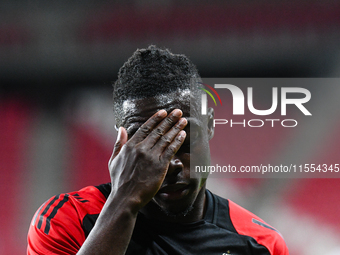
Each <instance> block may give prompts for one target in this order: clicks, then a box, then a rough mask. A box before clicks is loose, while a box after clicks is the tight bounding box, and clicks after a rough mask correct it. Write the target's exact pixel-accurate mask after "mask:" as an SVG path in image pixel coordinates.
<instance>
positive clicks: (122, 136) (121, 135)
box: [110, 127, 128, 162]
mask: <svg viewBox="0 0 340 255" xmlns="http://www.w3.org/2000/svg"><path fill="white" fill-rule="evenodd" d="M127 140H128V135H127V132H126V129H125V128H123V127H120V128H119V129H118V135H117V140H116V143H115V145H114V148H113V152H112V155H111V158H110V162H111V161H112V160H113V159H114V158H115V157H116V156H117V155H118V153H119V152H120V150H121V149H122V147H123V145H124V144H125V143H126V142H127Z"/></svg>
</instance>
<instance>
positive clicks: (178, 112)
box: [172, 109, 182, 117]
mask: <svg viewBox="0 0 340 255" xmlns="http://www.w3.org/2000/svg"><path fill="white" fill-rule="evenodd" d="M172 115H173V116H175V117H180V116H181V115H182V111H181V110H179V109H176V110H174V111H173V113H172Z"/></svg>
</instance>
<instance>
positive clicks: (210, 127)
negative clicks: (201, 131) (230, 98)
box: [207, 107, 215, 140]
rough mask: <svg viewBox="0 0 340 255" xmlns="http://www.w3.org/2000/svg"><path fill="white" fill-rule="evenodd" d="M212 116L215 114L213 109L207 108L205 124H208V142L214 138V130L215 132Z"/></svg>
mask: <svg viewBox="0 0 340 255" xmlns="http://www.w3.org/2000/svg"><path fill="white" fill-rule="evenodd" d="M214 115H215V112H214V109H213V108H211V107H209V108H208V114H207V118H208V119H207V123H208V129H207V131H208V139H209V140H210V139H211V138H213V137H214V130H215V127H214Z"/></svg>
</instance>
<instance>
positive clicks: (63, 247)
mask: <svg viewBox="0 0 340 255" xmlns="http://www.w3.org/2000/svg"><path fill="white" fill-rule="evenodd" d="M103 188H105V186H104V185H101V186H98V187H95V186H88V187H85V188H83V189H81V190H79V191H75V192H70V193H64V194H59V195H56V196H54V197H52V198H50V199H49V200H47V201H46V202H45V203H44V204H43V205H42V206H40V208H39V209H38V210H37V212H36V213H35V215H34V217H33V219H32V222H31V225H30V229H29V233H28V254H49V253H50V252H51V251H53V252H55V253H58V254H75V253H76V252H77V250H78V249H79V248H80V246H81V245H82V243H83V242H84V240H85V238H86V236H87V234H88V232H89V230H86V224H87V225H88V224H89V223H88V221H89V220H90V221H91V219H92V223H93V224H94V222H95V220H96V217H98V215H99V213H100V211H101V209H102V207H103V205H104V203H105V201H106V195H105V192H104V193H103V190H101V189H103ZM93 224H92V225H93Z"/></svg>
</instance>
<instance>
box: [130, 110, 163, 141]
mask: <svg viewBox="0 0 340 255" xmlns="http://www.w3.org/2000/svg"><path fill="white" fill-rule="evenodd" d="M166 116H167V112H166V111H165V110H160V111H158V112H156V113H155V114H154V115H152V116H151V117H150V118H149V119H148V120H147V121H146V122H145V123H144V124H143V125H142V126H140V128H139V129H138V130H137V131H136V133H135V134H134V135H133V137H132V138H131V139H130V141H129V143H130V144H137V143H139V142H141V141H143V140H144V139H145V138H146V137H147V136H148V135H149V134H150V133H151V131H152V130H153V129H154V128H155V127H156V126H157V125H158V124H159V122H160V121H162V120H163V119H164V118H165V117H166Z"/></svg>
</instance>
